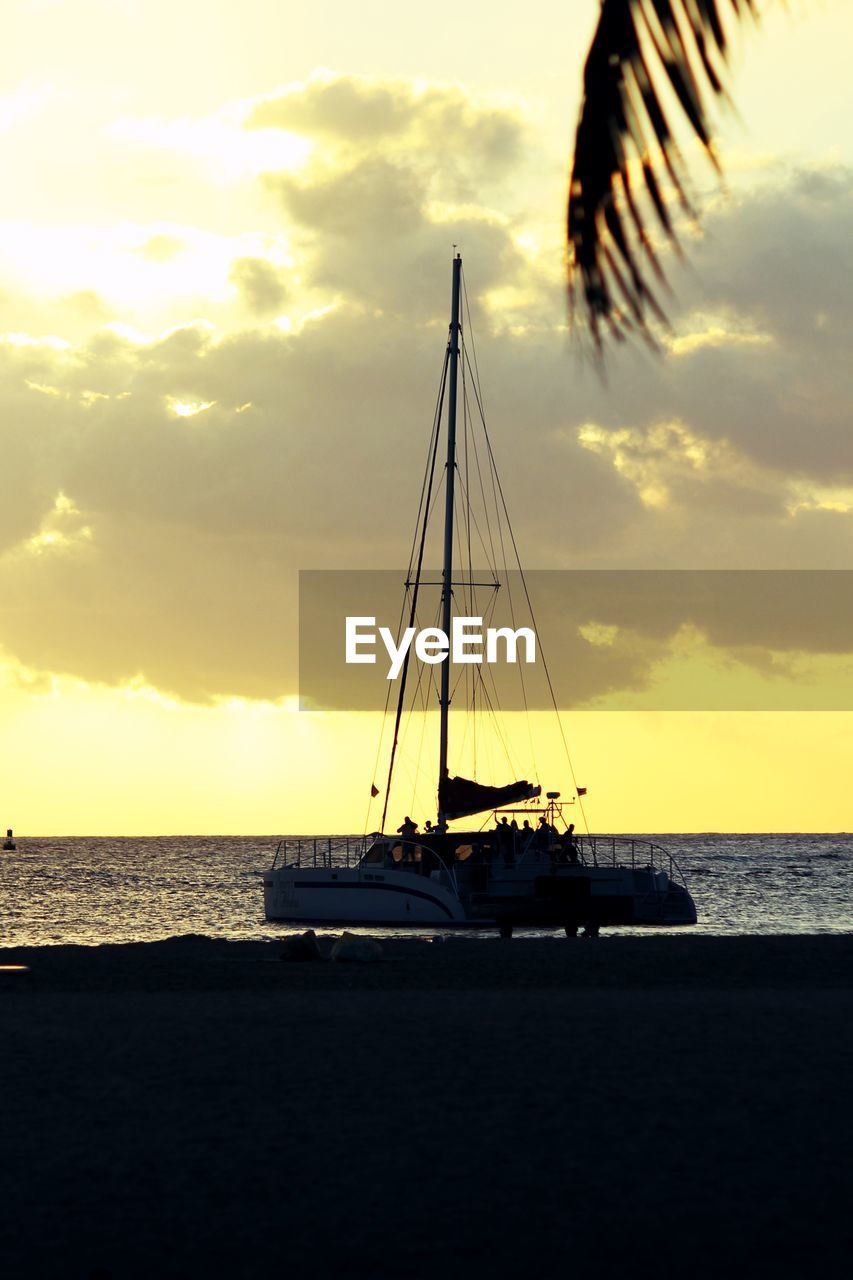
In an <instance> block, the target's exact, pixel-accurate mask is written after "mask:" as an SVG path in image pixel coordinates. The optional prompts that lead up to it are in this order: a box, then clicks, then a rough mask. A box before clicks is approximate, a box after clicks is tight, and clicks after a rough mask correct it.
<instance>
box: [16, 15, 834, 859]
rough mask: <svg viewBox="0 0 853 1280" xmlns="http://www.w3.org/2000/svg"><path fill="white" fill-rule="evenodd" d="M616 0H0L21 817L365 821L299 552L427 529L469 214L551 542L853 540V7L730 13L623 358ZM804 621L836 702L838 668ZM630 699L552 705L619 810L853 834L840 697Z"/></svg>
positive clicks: (617, 563)
mask: <svg viewBox="0 0 853 1280" xmlns="http://www.w3.org/2000/svg"><path fill="white" fill-rule="evenodd" d="M597 8H598V5H597V0H571V3H566V2H565V0H561V2H559V3H558V2H557V0H531V2H530V3H528V4H526V5H525V6H523V9H522V10H519V9H518V8H514V7H512V6H501V5H497V6H496V5H494V4H487V3H485V2H484V0H472V2H471V3H468V4H466V5H462V6H460V5H459V4H458V3H454V4H451V3H449V2H446V0H435V3H433V4H431V5H429V6H420V7H419V6H401V5H400V4H399V3H391V2H390V0H365V2H364V3H362V4H360V5H358V6H354V5H352V4H350V3H345V2H344V0H316V2H315V3H313V4H311V5H302V4H300V5H296V4H293V3H282V2H281V0H240V3H239V4H238V3H236V0H235V2H232V0H223V3H219V4H216V5H211V4H209V3H202V2H201V0H179V2H178V3H175V0H170V2H169V3H166V2H165V0H138V2H135V0H30V2H29V3H26V2H24V0H8V3H7V6H6V9H5V10H4V59H3V63H2V69H1V70H0V165H2V171H3V174H4V201H3V208H2V213H0V371H2V376H0V460H2V479H3V483H2V491H0V493H1V494H2V496H1V497H0V601H2V604H1V605H0V715H2V723H3V729H4V732H3V741H4V745H5V751H4V752H3V764H2V768H0V824H2V825H3V826H6V825H13V826H14V827H15V828H16V830H18V831H20V832H21V833H22V834H23V833H29V834H51V833H53V834H58V833H62V834H100V833H118V834H136V833H139V834H147V833H171V832H183V833H189V832H193V833H205V832H210V833H214V832H222V833H227V832H243V833H252V832H258V833H271V832H282V833H285V832H295V831H312V830H315V831H325V830H329V829H331V830H340V831H358V830H361V829H362V826H363V824H364V823H365V820H366V819H365V813H366V797H367V792H368V791H369V787H370V783H371V781H372V780H373V778H372V769H373V757H374V752H375V749H376V741H377V723H376V718H375V717H371V716H368V715H349V716H343V715H337V716H335V715H332V714H321V713H314V714H307V713H300V712H298V711H297V710H296V709H295V694H296V686H295V635H296V624H295V617H294V609H295V590H296V575H297V572H298V570H299V569H300V568H339V567H344V568H362V567H382V568H397V567H399V565H400V564H401V563H404V562H405V560H406V558H407V553H408V545H409V539H410V537H411V513H412V507H413V502H414V501H415V500H416V497H417V488H418V485H419V480H420V467H421V461H422V456H423V452H424V448H425V441H426V433H427V432H428V430H429V423H430V417H431V412H432V404H433V398H434V394H435V380H436V376H437V371H438V367H439V362H440V359H441V354H442V346H443V342H444V334H445V332H446V323H447V316H446V313H447V292H448V277H449V260H450V253H451V246H452V244H454V243H458V244H460V245H461V247H462V250H463V253H464V256H465V268H466V277H467V280H468V285H469V289H470V290H471V293H472V304H473V306H474V317H475V325H476V330H477V337H478V354H479V356H480V362H481V367H482V371H483V379H484V385H485V390H486V397H487V405H488V406H490V415H489V420H490V429H491V432H492V436H493V440H494V442H495V447H496V452H497V455H498V462H499V465H501V463H502V462H503V466H502V471H503V473H504V475H505V477H511V493H510V507H511V511H512V514H513V517H514V523H515V527H516V532H517V535H518V538H519V543H520V546H521V550H522V555H523V559H524V561H525V563H526V564H527V565H528V566H530V567H536V568H549V567H555V568H556V567H559V568H568V567H578V568H634V569H638V568H644V569H648V568H786V569H787V568H791V569H794V568H796V569H819V568H826V569H839V568H848V567H849V566H850V564H851V551H853V454H852V453H851V448H850V440H849V431H850V421H851V398H853V387H851V384H850V373H849V368H850V362H849V349H850V337H851V333H850V329H851V312H853V301H851V291H850V287H849V281H850V279H851V266H853V262H851V257H853V249H851V243H850V236H849V228H850V225H851V215H853V142H851V137H853V132H851V128H850V124H851V120H853V83H851V81H850V78H849V75H848V74H847V66H848V62H849V52H850V50H851V48H853V12H851V8H850V5H849V3H847V2H846V0H822V3H808V4H807V3H806V2H805V0H802V3H801V4H795V5H793V6H789V8H791V9H793V12H790V13H788V14H785V13H784V12H782V8H783V6H781V5H778V4H777V5H775V6H772V5H771V6H767V8H768V12H767V16H766V20H765V22H764V23H763V24H762V25H763V30H761V31H760V32H759V33H758V34H756V33H754V32H752V31H751V30H749V29H746V28H745V29H744V30H743V31H742V32H740V33H738V36H737V38H736V41H735V44H736V51H735V58H734V68H735V69H734V74H733V85H732V87H733V93H734V98H735V101H736V103H737V107H738V109H739V112H740V116H741V117H742V118H741V119H738V118H736V117H735V116H734V115H731V116H729V117H723V118H720V119H719V125H720V129H719V132H720V139H721V151H722V155H723V159H724V162H725V170H726V190H725V191H724V190H723V189H721V187H720V186H719V185H718V184H715V181H714V180H713V178H712V176H711V175H710V174H709V172H708V169H707V167H706V166H705V165H704V164H703V163H702V160H701V157H699V156H694V158H693V162H692V166H691V168H692V173H693V177H694V182H695V188H696V192H697V196H698V199H699V202H700V204H701V205H702V207H703V209H704V215H705V216H704V219H703V234H702V236H701V237H699V236H698V234H696V233H694V232H692V231H691V230H690V229H689V228H688V229H687V236H688V243H689V247H690V265H689V267H686V268H683V269H678V270H675V269H674V270H673V275H672V279H673V283H674V285H675V295H674V298H673V299H672V301H671V304H670V311H671V318H672V320H673V336H672V338H671V340H670V342H669V345H668V351H667V354H666V356H665V358H664V359H662V360H660V361H654V360H650V359H649V358H648V357H646V356H643V355H639V354H637V353H632V352H617V353H615V354H614V356H613V358H612V360H611V362H610V370H609V376H608V380H607V383H606V384H602V383H601V381H600V380H599V379H598V378H597V377H596V376H595V374H594V373H593V371H592V370H589V369H585V368H583V367H581V366H580V365H579V362H578V360H577V359H576V358H575V357H574V355H573V353H572V350H571V347H570V344H569V339H568V337H567V333H566V311H565V300H564V281H563V275H562V253H563V248H562V226H563V218H564V208H563V204H564V196H565V189H566V177H567V165H568V158H569V157H568V151H569V146H570V141H571V136H572V133H573V127H574V118H575V114H576V111H577V105H578V99H579V84H580V72H581V65H582V59H583V53H584V50H585V47H586V44H587V43H588V40H589V37H590V35H591V31H592V28H593V24H594V21H595V15H596V12H597ZM521 440H523V448H519V441H521ZM555 512H559V513H560V514H559V518H558V519H555V518H554V513H555ZM701 639H702V638H701V637H700V640H701ZM682 640H683V637H682ZM767 652H768V654H769V652H770V650H769V649H768V651H767ZM766 656H767V655H766V654H765V655H764V657H766ZM787 656H788V657H789V658H790V659H791V661H792V664H793V665H792V666H791V670H794V671H802V670H804V669H805V667H804V666H803V663H806V664H809V663H810V664H811V665H810V666H809V667H808V670H809V671H812V672H814V671H819V670H821V669H822V668H821V663H825V664H829V665H828V666H827V667H826V670H827V671H828V672H829V675H827V676H826V679H825V680H824V685H823V686H822V689H823V693H822V694H816V699H815V702H814V705H816V706H821V707H825V706H826V705H831V698H830V694H829V693H828V692H827V690H830V689H831V688H832V687H834V685H833V683H832V682H833V681H840V682H843V679H845V678H848V677H849V673H850V666H851V665H853V660H851V658H850V655H845V654H841V655H839V654H838V653H837V652H833V653H831V654H826V653H824V652H822V651H817V652H814V653H802V652H799V651H797V652H793V651H791V652H789V653H788V655H787ZM694 657H695V655H694ZM761 657H762V655H760V654H759V655H756V653H755V651H754V650H752V651H751V652H750V653H746V652H745V651H744V649H743V647H742V646H740V647H739V646H738V644H737V643H735V642H734V641H732V642H731V643H730V644H728V645H726V644H717V645H716V646H712V647H711V650H709V651H703V658H702V660H703V661H704V662H706V663H707V669H708V671H709V673H710V674H709V677H708V678H709V679H712V678H713V679H718V678H719V679H721V680H722V679H730V678H731V679H736V680H739V681H743V680H750V679H752V680H760V679H765V678H766V663H765V664H764V667H762V661H761ZM671 658H672V662H671V664H670V666H669V667H668V668H667V672H666V673H665V674H664V676H663V677H662V679H663V680H664V682H665V681H666V680H669V681H670V682H672V681H677V680H678V679H679V678H680V676H679V672H680V671H681V669H682V668H680V667H679V665H678V664H679V663H682V664H683V663H684V661H685V658H684V652H683V646H682V649H681V650H679V651H678V652H676V651H673V653H672V654H671ZM794 660H796V661H794ZM798 664H799V665H798ZM845 664H846V665H845ZM830 667H831V671H830ZM733 671H734V673H735V674H734V675H732V672H733ZM720 673H722V675H721V674H720ZM629 692H630V691H629ZM565 696H566V700H567V702H570V701H571V694H570V691H567V693H566V695H565ZM827 699H829V702H828V701H827ZM622 705H625V704H624V702H623V704H622ZM642 706H643V702H642V698H640V700H639V702H637V703H636V707H637V708H638V709H633V710H624V711H618V712H617V711H596V710H590V709H586V710H581V711H576V712H572V713H570V714H568V715H567V716H566V720H565V723H566V729H567V732H568V735H569V739H570V742H571V747H572V755H573V761H574V765H575V769H576V773H577V777H578V781H579V782H581V784H582V785H587V786H588V788H589V805H588V812H589V816H590V818H591V821H592V822H593V824H594V826H595V827H596V828H598V829H601V830H608V829H609V830H632V829H633V830H647V831H648V830H657V831H664V830H703V829H715V830H743V829H752V830H792V829H799V830H837V829H842V828H845V827H849V826H850V820H849V814H848V812H847V810H846V809H845V806H844V801H843V796H844V792H845V786H844V779H845V778H846V774H847V772H849V764H850V759H851V754H850V746H851V736H852V735H853V718H851V715H850V713H846V712H835V713H832V712H826V711H819V712H818V711H815V712H808V713H806V712H803V713H798V714H795V713H788V712H785V713H782V712H775V713H772V714H771V713H760V712H754V713H746V712H738V713H733V712H728V713H727V712H716V713H711V712H704V711H703V712H695V713H694V712H689V711H680V712H659V711H650V710H643V709H641V708H642ZM533 728H534V731H535V737H536V739H537V743H538V746H537V751H536V757H537V759H536V765H537V769H538V775H537V776H539V780H541V781H542V782H543V784H544V785H545V786H556V787H558V788H562V789H564V790H567V789H568V780H567V778H566V776H565V762H564V758H563V756H562V749H561V748H560V747H559V744H558V741H557V738H556V737H555V735H554V730H553V725H552V724H550V723H549V722H548V721H547V720H546V719H545V718H544V717H543V718H541V720H540V718H539V717H538V716H537V717H536V719H535V720H534V726H533ZM510 732H511V733H513V734H517V735H518V737H519V739H520V740H522V746H523V740H526V738H527V728H526V727H524V728H523V732H522V728H521V726H516V728H514V729H513V728H511V730H510ZM518 754H519V756H523V750H521V749H520V750H519V753H518ZM520 767H522V768H526V769H527V770H529V768H530V765H529V764H528V765H527V766H525V765H524V761H523V759H522V760H521V761H520ZM540 775H541V776H540ZM555 775H556V776H555ZM483 780H484V781H485V780H488V779H485V778H484V779H483ZM494 780H495V781H505V780H506V779H505V778H503V777H500V778H497V779H494ZM430 786H431V783H427V782H425V781H423V780H421V781H419V782H418V784H417V787H414V785H413V788H412V791H411V793H410V795H407V796H406V797H403V796H402V795H401V797H400V802H399V803H400V804H401V805H403V804H409V803H412V804H414V805H417V806H420V809H423V813H420V809H419V816H420V819H421V820H423V818H424V817H425V816H428V814H429V808H428V806H429V804H430ZM377 818H378V815H377V814H376V813H375V812H373V813H372V814H371V815H370V821H371V822H373V821H376V820H377ZM394 825H397V824H396V823H395V824H394Z"/></svg>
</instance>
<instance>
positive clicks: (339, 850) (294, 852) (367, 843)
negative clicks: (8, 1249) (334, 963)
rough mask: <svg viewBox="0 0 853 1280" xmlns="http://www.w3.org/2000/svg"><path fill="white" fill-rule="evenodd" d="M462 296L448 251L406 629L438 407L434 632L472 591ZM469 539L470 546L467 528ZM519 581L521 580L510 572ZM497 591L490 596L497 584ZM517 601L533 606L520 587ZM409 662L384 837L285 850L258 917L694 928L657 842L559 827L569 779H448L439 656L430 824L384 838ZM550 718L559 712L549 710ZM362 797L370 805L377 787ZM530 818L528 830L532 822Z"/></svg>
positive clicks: (419, 578)
mask: <svg viewBox="0 0 853 1280" xmlns="http://www.w3.org/2000/svg"><path fill="white" fill-rule="evenodd" d="M461 293H462V259H461V255H459V254H458V253H457V254H455V256H454V258H453V275H452V294H451V315H450V331H449V335H448V340H447V347H446V351H445V358H444V366H443V370H442V378H441V385H440V393H439V399H438V407H437V410H436V418H435V421H434V423H433V436H432V438H431V441H430V450H429V457H428V464H427V475H426V477H425V480H424V486H423V488H422V492H421V504H420V509H419V512H418V527H420V528H421V537H420V542H419V544H418V543H417V542H416V543H415V545H413V554H412V558H411V560H410V565H409V572H408V574H407V580H406V590H407V592H408V593H409V601H410V612H409V623H410V624H411V625H414V623H415V621H416V618H417V609H418V600H419V596H420V593H421V588H422V586H423V585H424V584H425V578H424V569H423V565H424V550H425V541H426V535H427V525H428V523H429V516H430V513H431V510H432V508H433V506H434V505H435V504H434V502H433V489H434V485H433V481H434V478H435V470H436V457H437V454H438V440H439V430H440V427H441V421H442V418H443V405H444V401H445V399H446V401H447V439H446V468H445V476H444V481H445V502H444V530H443V567H442V571H441V581H440V584H439V585H440V586H441V599H440V611H439V616H440V627H441V632H442V633H443V634H444V635H445V636H450V635H451V631H452V622H453V615H454V594H455V591H456V592H457V593H459V594H460V595H461V596H463V597H464V595H465V592H466V591H471V590H472V589H473V587H474V585H475V583H474V575H473V571H472V570H471V566H470V563H469V572H468V576H467V579H466V578H465V577H464V569H463V566H460V565H459V564H457V565H456V566H454V545H455V542H454V536H455V534H457V530H456V529H455V524H454V521H455V487H456V486H455V481H456V478H457V473H458V463H459V459H458V456H457V454H458V449H457V413H458V400H459V381H460V369H461V370H462V377H463V379H464V377H465V371H466V370H469V373H470V375H471V376H473V374H474V369H472V368H471V365H470V362H469V361H468V357H467V352H466V351H465V348H464V340H463V325H462V314H461ZM475 364H476V362H475ZM475 399H476V403H477V405H478V406H479V407H480V410H481V412H482V398H481V395H480V393H479V391H476V390H475ZM463 401H464V396H463ZM483 427H485V419H483ZM486 443H487V451H486V461H487V463H488V466H489V467H490V468H493V467H494V455H493V452H492V449H491V444H490V443H489V442H488V438H487V440H486ZM465 452H466V454H467V437H466V448H465ZM478 465H479V464H478ZM470 474H471V473H468V472H466V477H468V478H470ZM495 478H496V474H495ZM472 487H473V485H472V484H469V483H464V484H463V485H462V488H463V489H464V490H465V496H466V498H469V497H470V492H471V489H472ZM481 487H482V486H481ZM494 492H495V495H496V503H497V501H498V499H497V495H498V494H500V504H501V505H502V507H503V510H504V512H506V503H505V502H503V493H502V490H501V489H500V484H499V481H498V482H497V487H496V488H495V490H494ZM466 532H467V535H468V541H469V547H470V536H471V523H470V521H469V522H468V524H467V529H466ZM484 545H485V544H484ZM512 545H513V547H514V546H515V540H514V538H513V539H512ZM415 546H416V547H417V554H415ZM469 561H470V553H469ZM454 570H456V573H457V575H459V573H460V571H461V572H462V574H463V576H462V578H461V579H460V577H459V576H456V577H455V576H454ZM518 570H519V572H522V573H523V571H522V570H521V564H520V561H519V562H518ZM522 581H523V577H522ZM495 583H496V586H497V585H500V584H499V583H498V582H497V579H496V580H495ZM477 585H483V584H477ZM525 595H526V596H527V600H528V604H529V593H527V591H526V587H525ZM531 608H532V607H531ZM408 656H409V655H408V653H407V656H406V659H405V661H404V662H403V666H402V672H401V677H400V680H399V696H398V702H397V711H396V717H395V721H394V736H393V742H392V746H391V751H390V764H389V770H388V782H387V786H386V789H385V803H384V809H383V814H382V823H381V829H380V831H378V832H376V833H373V834H371V835H366V836H363V837H359V838H358V839H353V838H351V837H333V836H329V837H324V838H319V837H317V838H314V837H312V838H310V839H308V840H304V839H303V840H286V841H281V842H280V844H279V846H278V848H277V849H276V853H275V857H274V858H273V863H272V866H271V867H270V869H269V870H268V871H266V872H265V873H264V874H263V887H264V908H265V914H266V918H267V920H269V921H279V922H282V923H288V924H303V925H305V924H328V925H377V926H379V925H382V926H392V927H393V926H406V925H410V926H415V927H417V928H421V929H423V928H424V927H438V928H450V927H457V928H467V929H472V928H496V929H498V930H499V931H500V933H501V934H502V935H503V936H510V935H511V934H512V931H513V929H514V928H515V927H517V926H518V927H528V928H530V927H533V928H548V929H560V928H561V929H564V930H565V932H566V933H567V934H568V935H570V936H572V935H576V934H577V933H578V932H579V931H580V930H583V932H584V933H585V934H587V935H591V936H594V935H596V934H597V933H598V932H599V930H600V929H601V927H602V926H604V925H610V926H613V925H621V926H636V925H657V926H661V925H664V926H672V925H691V924H695V923H696V907H695V905H694V902H693V899H692V898H691V896H690V894H689V892H688V890H687V887H686V885H685V883H684V878H683V876H682V875H681V873H680V871H679V869H678V867H677V866H676V863H675V860H674V859H673V858H672V857H671V856H670V855H669V854H668V853H667V852H666V851H665V850H664V849H662V848H661V847H660V846H659V845H657V844H655V843H653V842H650V841H648V840H643V839H638V838H630V837H616V836H606V837H603V836H594V835H591V834H588V833H587V834H581V833H575V829H574V826H575V824H574V823H569V822H568V821H567V820H566V810H567V809H568V808H569V807H570V806H574V805H577V806H578V807H579V811H580V812H582V808H583V805H582V797H583V795H584V794H585V792H584V788H580V787H577V786H576V785H574V782H573V787H574V792H575V794H574V795H573V796H572V797H571V798H570V799H568V800H566V799H563V798H562V797H561V794H560V792H558V791H548V792H546V794H545V797H544V798H543V797H542V791H541V787H540V786H539V785H537V784H533V783H530V782H528V781H527V780H521V781H516V782H512V783H510V784H508V785H505V786H491V785H485V784H483V783H482V782H479V781H476V780H473V779H469V778H465V777H460V776H456V775H451V773H450V768H449V742H450V737H449V729H450V706H451V700H452V689H451V662H450V659H449V657H446V658H445V660H444V661H442V662H441V663H440V665H439V678H438V686H439V687H438V690H437V693H438V706H439V735H438V739H439V740H438V786H437V800H438V804H437V821H436V822H435V824H432V823H430V824H429V829H428V830H426V831H424V832H419V831H418V829H417V827H416V824H415V823H413V822H411V820H410V819H408V818H407V819H406V821H405V822H404V823H403V824H402V826H401V827H400V828H398V829H397V831H396V833H395V834H389V833H387V832H386V831H385V824H386V818H387V814H388V803H389V796H390V793H391V785H392V779H393V774H394V765H395V757H396V752H397V747H398V743H399V731H400V723H401V717H402V714H403V709H404V699H405V696H406V683H407V682H406V676H407V674H408ZM430 669H431V670H432V668H430ZM549 687H550V679H549ZM483 697H485V698H488V693H487V691H486V689H485V687H484V688H483V689H482V690H481V700H482V698H483ZM554 709H555V712H557V714H558V715H559V712H558V710H557V706H556V702H555V704H554ZM572 777H573V775H572ZM372 791H373V792H374V793H375V794H378V789H377V788H376V787H375V786H374V787H373V788H372ZM476 814H486V815H493V819H492V820H490V819H489V818H488V817H487V819H486V822H485V823H484V824H483V826H482V827H481V828H480V829H478V830H473V829H471V828H470V827H467V828H465V829H456V828H455V827H454V828H451V824H452V823H458V822H459V821H460V820H462V819H464V818H471V817H472V816H473V815H476ZM531 819H532V820H533V823H534V824H535V825H531ZM519 822H520V823H521V825H519ZM487 824H488V825H487Z"/></svg>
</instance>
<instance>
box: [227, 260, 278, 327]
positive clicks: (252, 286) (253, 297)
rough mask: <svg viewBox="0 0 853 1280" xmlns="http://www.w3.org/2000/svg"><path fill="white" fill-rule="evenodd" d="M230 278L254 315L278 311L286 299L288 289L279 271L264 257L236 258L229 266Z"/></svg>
mask: <svg viewBox="0 0 853 1280" xmlns="http://www.w3.org/2000/svg"><path fill="white" fill-rule="evenodd" d="M230 279H231V283H232V284H234V285H236V286H237V289H238V290H239V292H240V295H241V297H242V298H243V299H244V301H245V302H246V305H247V306H248V307H249V310H250V311H253V312H254V313H255V315H258V316H264V315H270V314H271V313H272V312H276V311H280V310H281V308H282V307H283V306H284V304H285V302H286V300H287V297H288V290H287V286H286V285H285V283H284V280H283V279H282V275H281V272H279V271H277V270H276V268H275V267H274V266H272V264H271V263H269V262H267V261H266V259H265V258H238V259H237V261H236V262H235V263H234V265H233V267H232V268H231V274H230Z"/></svg>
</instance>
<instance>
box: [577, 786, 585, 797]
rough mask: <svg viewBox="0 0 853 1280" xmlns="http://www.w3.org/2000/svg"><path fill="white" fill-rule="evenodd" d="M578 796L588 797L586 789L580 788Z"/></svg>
mask: <svg viewBox="0 0 853 1280" xmlns="http://www.w3.org/2000/svg"><path fill="white" fill-rule="evenodd" d="M578 795H579V796H585V795H586V787H578Z"/></svg>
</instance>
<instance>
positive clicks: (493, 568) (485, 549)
mask: <svg viewBox="0 0 853 1280" xmlns="http://www.w3.org/2000/svg"><path fill="white" fill-rule="evenodd" d="M458 479H459V484H460V487H461V489H462V491H463V493H462V496H463V497H464V498H465V500H466V501H469V502H470V494H469V490H468V486H467V484H466V483H465V480H464V479H463V477H462V476H461V475H460V476H459V477H458ZM486 516H487V518H488V512H486ZM471 519H472V522H473V525H474V529H475V530H476V533H477V536H478V538H479V539H480V546H481V547H482V548H483V555H484V556H485V557H486V562H487V564H486V567H487V568H488V570H489V572H490V573H491V575H492V577H493V578H494V580H495V581H494V585H495V586H499V585H500V584H499V582H498V574H497V566H496V565H495V564H494V562H493V561H489V549H488V547H487V546H486V543H485V541H484V539H483V534H482V531H481V529H480V526H479V524H478V523H477V517H476V516H475V515H474V512H473V510H472V512H471ZM487 527H488V523H487ZM489 537H490V540H491V530H489ZM472 572H473V571H472Z"/></svg>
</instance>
